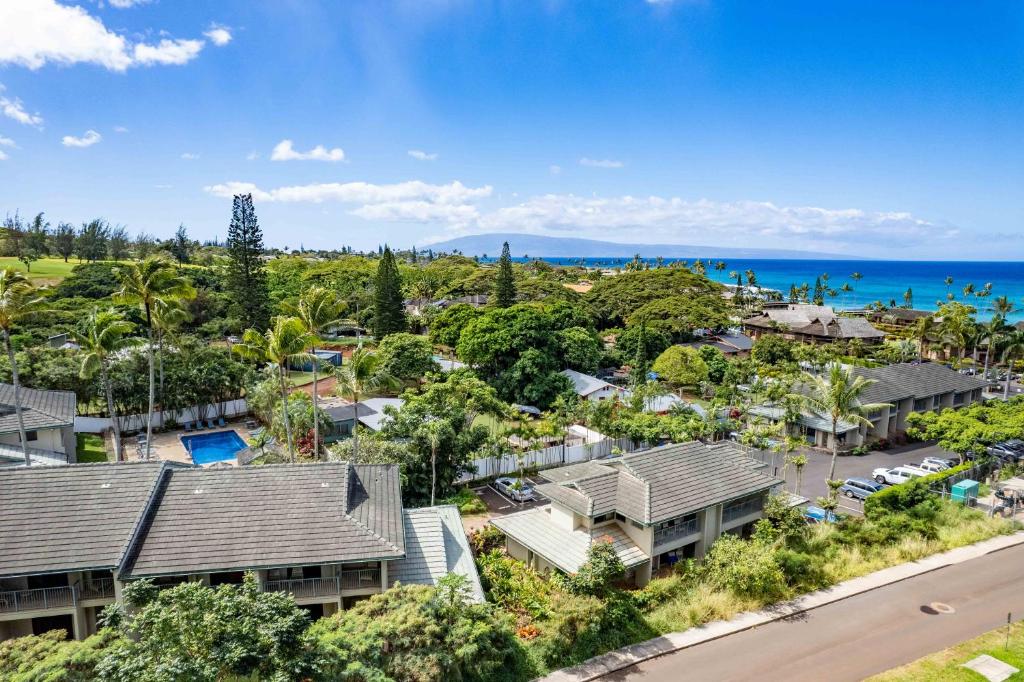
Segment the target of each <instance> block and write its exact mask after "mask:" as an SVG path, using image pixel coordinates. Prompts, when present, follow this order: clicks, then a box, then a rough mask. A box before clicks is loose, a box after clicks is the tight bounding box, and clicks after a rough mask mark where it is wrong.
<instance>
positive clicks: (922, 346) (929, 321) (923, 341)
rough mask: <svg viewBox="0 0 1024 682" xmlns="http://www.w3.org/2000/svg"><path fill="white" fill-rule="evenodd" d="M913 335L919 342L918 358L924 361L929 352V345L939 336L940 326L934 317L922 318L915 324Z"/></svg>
mask: <svg viewBox="0 0 1024 682" xmlns="http://www.w3.org/2000/svg"><path fill="white" fill-rule="evenodd" d="M912 334H913V336H914V339H916V340H917V349H918V357H919V358H920V359H921V360H923V359H924V354H925V352H926V351H927V350H928V344H930V343H931V342H932V341H934V340H935V338H936V336H937V335H938V324H937V323H936V322H935V316H934V315H928V316H927V317H922V318H919V319H918V320H917V322H915V323H914V326H913V330H912Z"/></svg>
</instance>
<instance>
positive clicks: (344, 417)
mask: <svg viewBox="0 0 1024 682" xmlns="http://www.w3.org/2000/svg"><path fill="white" fill-rule="evenodd" d="M403 404H405V401H404V400H402V399H401V398H367V399H366V400H362V401H360V402H358V403H351V402H349V401H347V400H342V399H340V398H333V399H332V398H325V399H322V400H321V402H320V407H321V409H323V411H324V412H326V413H327V416H328V417H330V419H331V429H330V431H328V432H327V433H326V434H324V442H325V443H335V442H337V441H339V440H343V439H345V438H348V437H349V436H351V435H352V429H353V428H354V427H355V424H356V420H357V419H358V421H359V423H360V424H362V425H363V426H365V427H366V428H368V429H371V430H373V431H380V430H381V429H382V428H384V420H385V419H388V415H387V414H386V413H385V408H386V407H392V408H394V409H395V410H400V409H401V408H402V405H403Z"/></svg>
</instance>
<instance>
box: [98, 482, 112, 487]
mask: <svg viewBox="0 0 1024 682" xmlns="http://www.w3.org/2000/svg"><path fill="white" fill-rule="evenodd" d="M100 487H101V488H109V487H110V484H109V483H102V484H100Z"/></svg>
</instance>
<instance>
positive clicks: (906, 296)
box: [903, 287, 914, 308]
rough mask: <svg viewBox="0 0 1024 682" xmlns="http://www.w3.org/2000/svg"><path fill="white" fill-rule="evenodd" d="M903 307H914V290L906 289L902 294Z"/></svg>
mask: <svg viewBox="0 0 1024 682" xmlns="http://www.w3.org/2000/svg"><path fill="white" fill-rule="evenodd" d="M903 307H904V308H913V307H914V290H913V289H912V288H911V287H907V290H906V291H904V292H903Z"/></svg>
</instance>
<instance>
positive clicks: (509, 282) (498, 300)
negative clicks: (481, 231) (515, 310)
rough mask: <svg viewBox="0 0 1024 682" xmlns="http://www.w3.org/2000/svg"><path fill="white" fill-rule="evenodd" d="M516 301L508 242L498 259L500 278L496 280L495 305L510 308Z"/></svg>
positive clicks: (502, 248)
mask: <svg viewBox="0 0 1024 682" xmlns="http://www.w3.org/2000/svg"><path fill="white" fill-rule="evenodd" d="M515 302H516V281H515V278H514V277H513V276H512V255H511V254H510V253H509V248H508V242H505V243H504V244H503V245H502V247H501V258H499V259H498V278H497V279H496V280H495V282H494V305H496V306H498V307H499V308H508V307H509V306H510V305H512V304H514V303H515Z"/></svg>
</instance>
